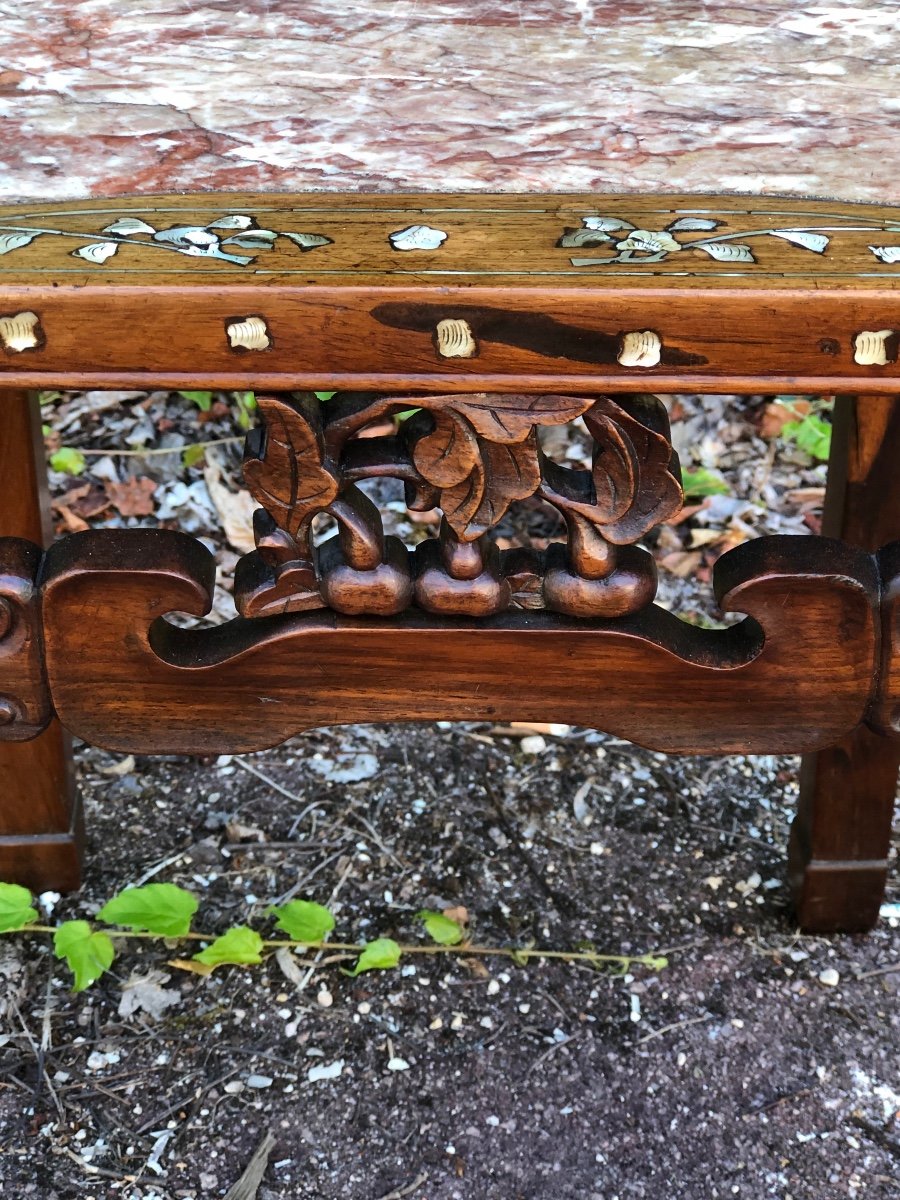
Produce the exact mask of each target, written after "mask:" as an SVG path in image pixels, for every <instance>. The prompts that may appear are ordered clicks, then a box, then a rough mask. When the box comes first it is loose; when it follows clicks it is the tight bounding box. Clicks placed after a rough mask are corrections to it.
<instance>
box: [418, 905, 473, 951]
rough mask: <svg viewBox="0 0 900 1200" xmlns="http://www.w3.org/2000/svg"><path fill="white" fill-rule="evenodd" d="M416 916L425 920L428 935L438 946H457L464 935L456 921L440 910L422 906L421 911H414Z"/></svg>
mask: <svg viewBox="0 0 900 1200" xmlns="http://www.w3.org/2000/svg"><path fill="white" fill-rule="evenodd" d="M416 916H417V917H418V918H419V920H420V921H424V922H425V929H426V930H427V932H428V936H429V937H430V938H431V939H432V941H435V942H437V944H438V945H439V946H458V945H459V943H460V942H461V941H462V940H463V937H464V936H465V935H464V934H463V931H462V928H461V927H460V926H459V925H458V924H457V922H456V921H451V920H450V918H449V917H445V916H444V914H443V913H441V912H434V911H433V910H432V909H430V908H423V909H422V911H421V912H417V913H416Z"/></svg>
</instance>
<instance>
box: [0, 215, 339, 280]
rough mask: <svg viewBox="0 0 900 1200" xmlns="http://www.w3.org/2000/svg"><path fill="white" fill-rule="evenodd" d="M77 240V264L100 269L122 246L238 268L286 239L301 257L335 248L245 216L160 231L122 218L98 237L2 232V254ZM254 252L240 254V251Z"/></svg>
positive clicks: (317, 236) (25, 229) (21, 228)
mask: <svg viewBox="0 0 900 1200" xmlns="http://www.w3.org/2000/svg"><path fill="white" fill-rule="evenodd" d="M45 236H51V237H66V238H77V239H78V240H79V241H81V242H84V243H85V244H84V245H82V246H78V247H77V248H76V249H75V250H73V251H72V257H73V258H81V259H84V261H85V262H88V263H94V264H95V265H100V264H102V263H104V262H106V260H107V259H108V258H112V257H113V255H114V254H118V252H119V249H120V248H121V247H122V246H127V245H132V246H143V247H145V248H146V247H151V248H153V249H158V250H168V251H170V252H174V253H176V254H186V255H188V256H189V257H191V258H217V259H221V260H222V261H224V262H228V263H231V264H232V265H234V266H239V267H245V266H247V265H248V264H249V263H252V262H253V261H254V260H255V258H256V255H257V254H258V253H259V252H260V251H262V250H271V249H272V248H273V247H274V245H275V242H276V240H277V239H278V238H286V239H287V240H288V241H290V242H293V243H294V245H295V246H298V247H299V248H300V250H301V251H303V252H305V251H308V250H316V249H318V248H319V247H320V246H328V245H331V242H332V239H331V238H330V237H326V236H325V234H322V233H295V232H294V231H289V232H283V231H281V232H280V231H278V230H275V229H262V228H260V226H259V225H258V224H257V221H256V218H255V217H251V216H248V215H247V214H245V213H228V214H227V215H225V216H222V217H219V218H217V219H216V220H215V221H210V222H209V224H208V225H170V226H168V227H167V228H165V229H157V228H156V227H155V226H153V225H149V224H148V223H147V222H146V221H143V220H141V219H140V218H139V217H129V216H123V217H119V218H118V219H117V220H115V221H113V223H112V224H111V225H107V226H105V227H104V228H103V229H101V230H100V232H99V234H98V235H97V236H96V238H95V237H94V236H92V235H91V234H89V233H76V232H73V231H72V230H67V229H46V228H39V227H36V226H31V225H2V226H0V254H9V253H11V252H12V251H13V250H20V249H21V248H22V247H24V246H29V245H30V244H31V243H32V242H33V241H34V240H35V239H36V238H39V237H45ZM245 250H246V251H252V253H250V254H239V253H236V251H245Z"/></svg>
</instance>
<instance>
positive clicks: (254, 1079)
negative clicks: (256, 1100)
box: [246, 1075, 272, 1088]
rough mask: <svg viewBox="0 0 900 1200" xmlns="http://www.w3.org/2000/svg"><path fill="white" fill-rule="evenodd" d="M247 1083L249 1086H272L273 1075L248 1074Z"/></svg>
mask: <svg viewBox="0 0 900 1200" xmlns="http://www.w3.org/2000/svg"><path fill="white" fill-rule="evenodd" d="M246 1083H247V1087H249V1088H267V1087H271V1086H272V1077H271V1076H270V1075H248V1076H247V1080H246Z"/></svg>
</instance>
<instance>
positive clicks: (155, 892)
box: [97, 883, 197, 937]
mask: <svg viewBox="0 0 900 1200" xmlns="http://www.w3.org/2000/svg"><path fill="white" fill-rule="evenodd" d="M196 911H197V898H196V897H195V896H192V895H191V893H190V892H188V891H185V889H184V888H181V887H178V885H177V884H175V883H148V884H145V885H144V887H134V888H126V889H125V891H124V892H120V893H119V895H118V896H113V898H112V899H111V900H108V901H107V902H106V904H104V905H103V907H102V908H101V909H100V911H99V912H98V913H97V916H98V917H99V918H100V920H101V921H106V923H107V924H108V925H125V926H127V927H128V928H129V929H146V930H147V931H148V933H158V934H159V935H160V936H161V937H183V936H184V934H186V933H187V932H188V930H189V929H190V927H191V917H192V916H193V915H194V913H195V912H196Z"/></svg>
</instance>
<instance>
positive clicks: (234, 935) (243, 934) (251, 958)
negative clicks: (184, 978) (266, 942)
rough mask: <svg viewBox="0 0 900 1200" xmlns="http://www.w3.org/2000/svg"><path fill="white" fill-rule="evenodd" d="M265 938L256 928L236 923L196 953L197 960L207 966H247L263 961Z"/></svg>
mask: <svg viewBox="0 0 900 1200" xmlns="http://www.w3.org/2000/svg"><path fill="white" fill-rule="evenodd" d="M262 951H263V940H262V938H261V937H260V936H259V934H258V933H257V932H256V930H255V929H250V928H249V926H247V925H235V927H234V928H233V929H229V930H228V931H227V932H226V933H223V934H222V936H221V937H217V938H216V940H215V941H214V942H212V943H211V944H210V945H209V946H207V947H206V949H205V950H201V951H200V953H199V954H195V955H194V959H195V961H196V962H201V963H203V964H204V965H205V966H207V967H221V966H226V965H230V966H235V967H245V966H251V965H252V964H254V963H261V962H262Z"/></svg>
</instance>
